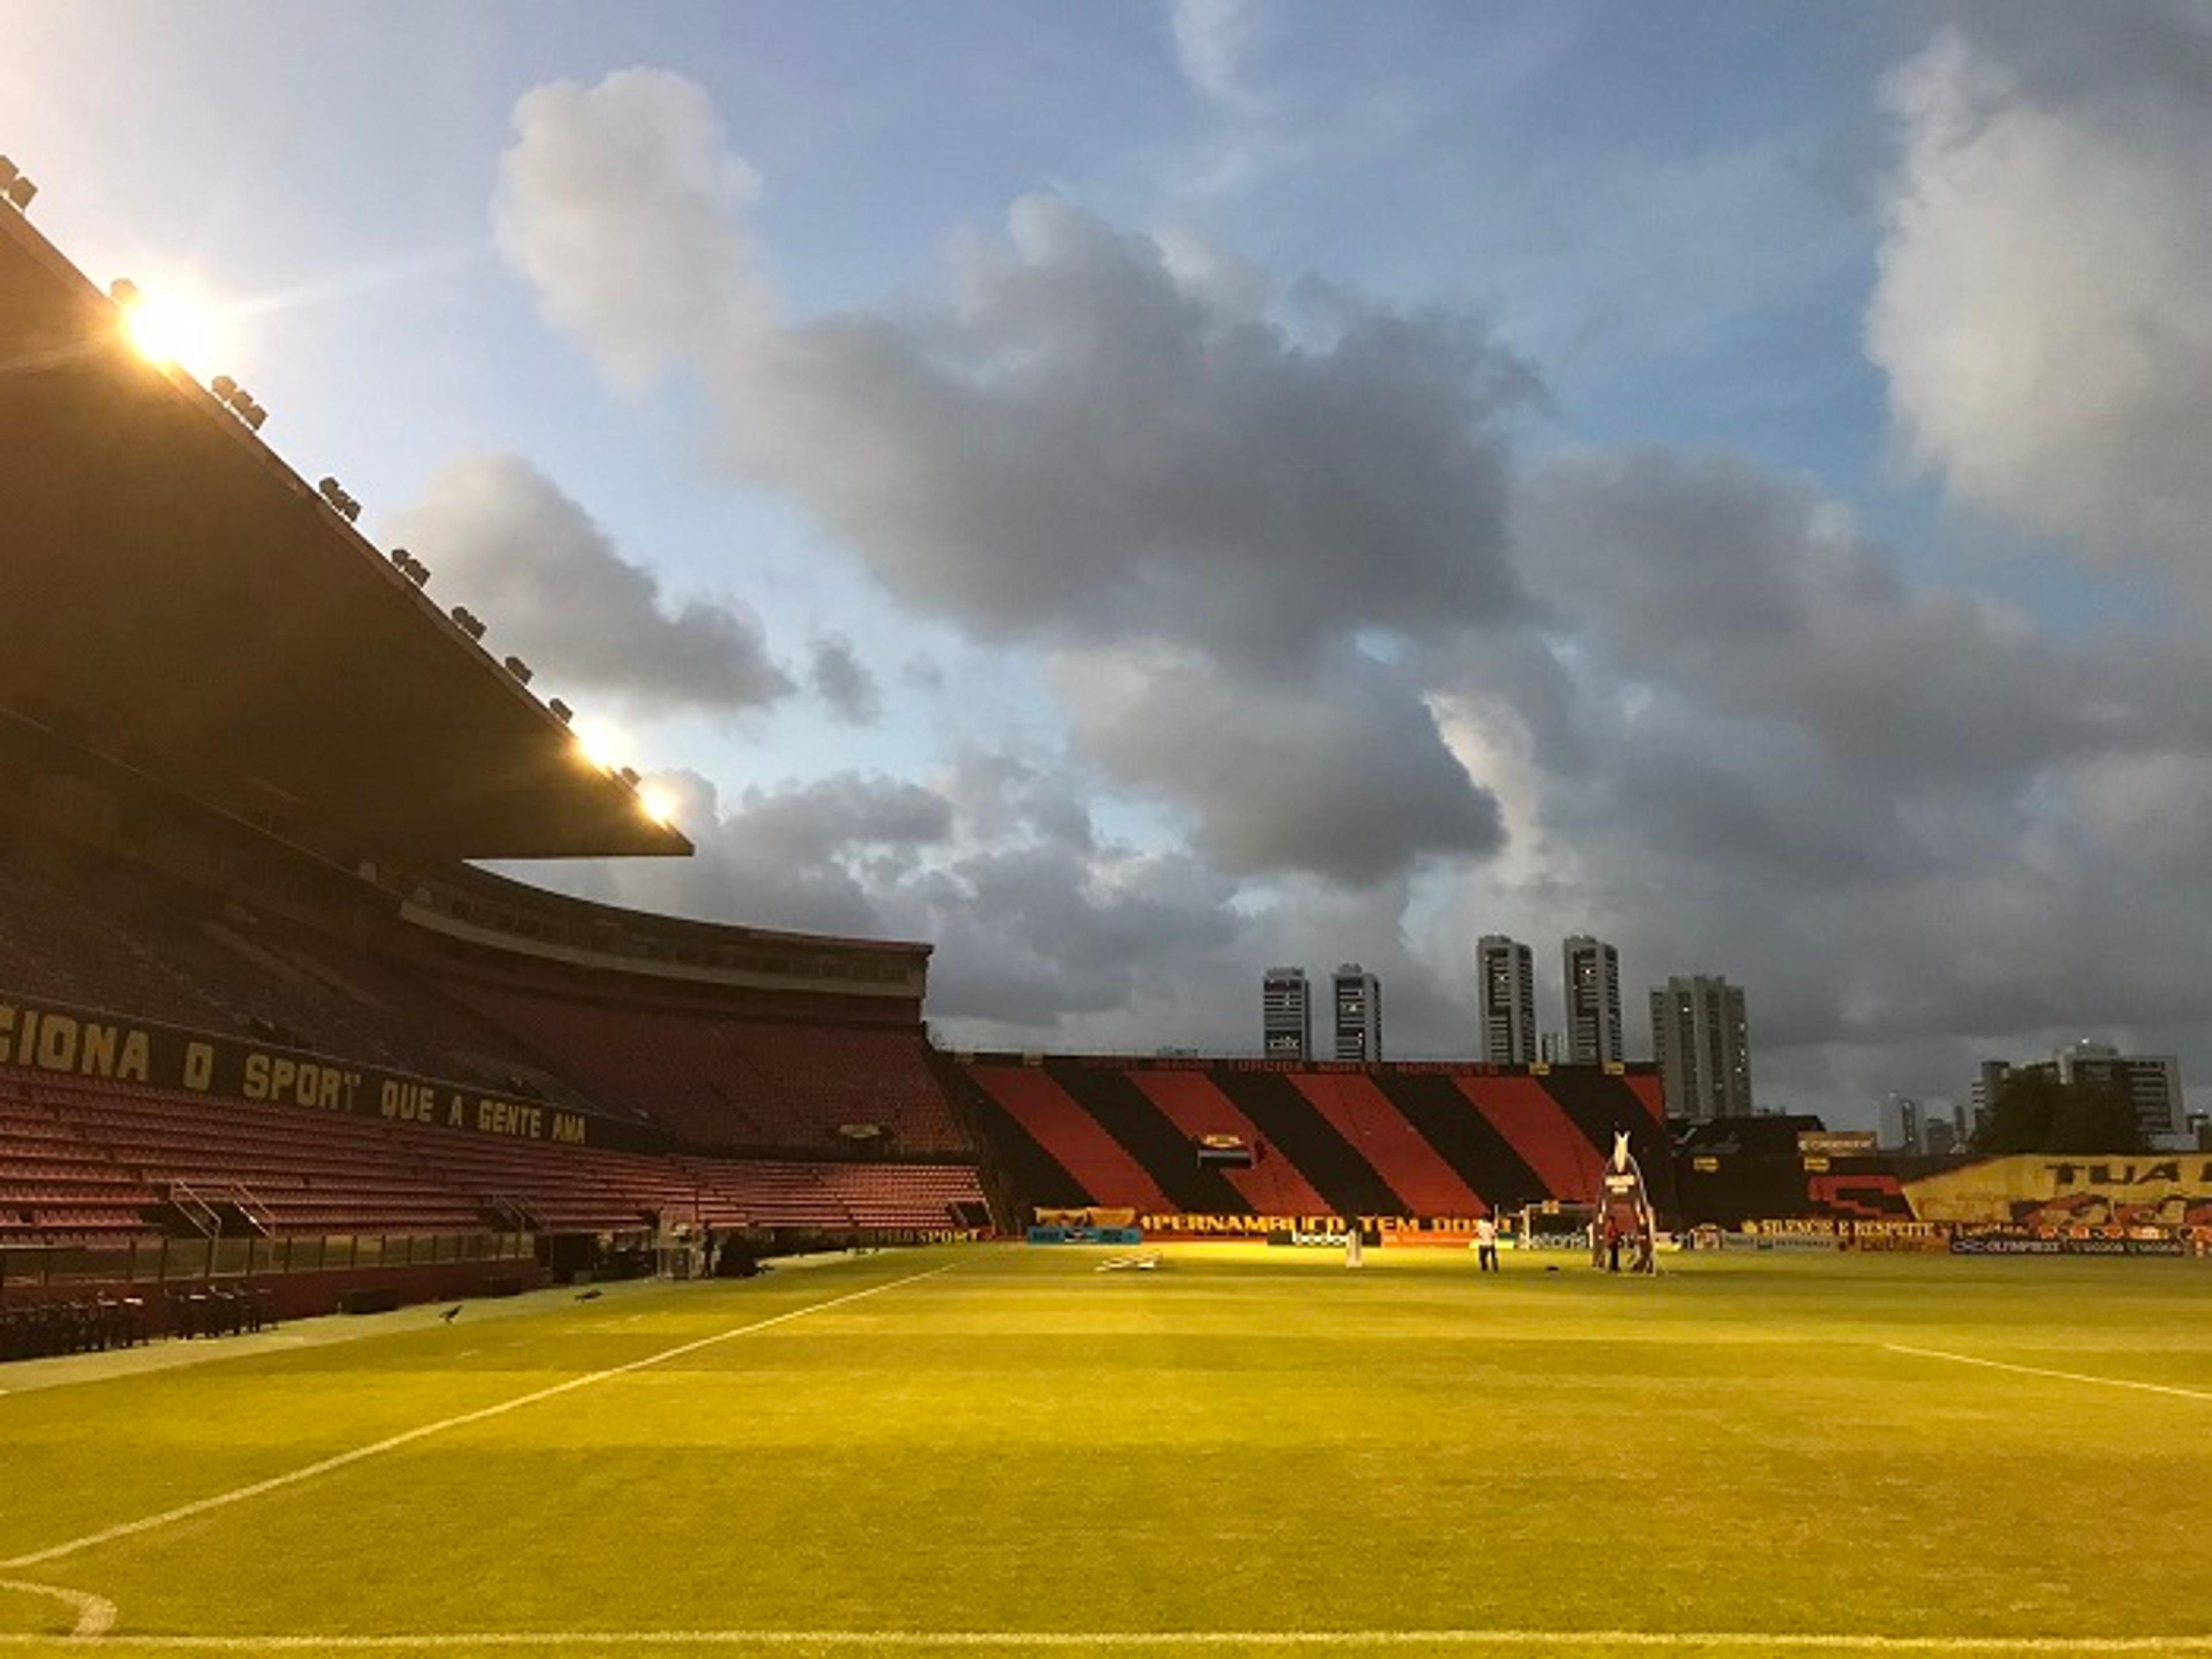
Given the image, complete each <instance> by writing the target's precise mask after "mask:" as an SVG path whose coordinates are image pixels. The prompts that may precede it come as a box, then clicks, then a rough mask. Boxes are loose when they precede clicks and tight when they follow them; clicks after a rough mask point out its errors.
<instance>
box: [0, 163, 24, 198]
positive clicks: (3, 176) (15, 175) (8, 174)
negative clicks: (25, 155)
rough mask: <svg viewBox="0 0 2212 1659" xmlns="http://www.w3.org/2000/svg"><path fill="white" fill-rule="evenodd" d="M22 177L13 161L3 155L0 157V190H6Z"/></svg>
mask: <svg viewBox="0 0 2212 1659" xmlns="http://www.w3.org/2000/svg"><path fill="white" fill-rule="evenodd" d="M22 176H23V175H22V173H21V170H20V169H19V168H17V167H16V166H15V163H14V162H13V161H9V159H8V158H7V157H6V156H4V155H0V190H5V189H7V188H8V186H9V185H12V184H14V183H15V180H16V179H20V178H21V177H22Z"/></svg>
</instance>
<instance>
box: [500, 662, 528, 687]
mask: <svg viewBox="0 0 2212 1659" xmlns="http://www.w3.org/2000/svg"><path fill="white" fill-rule="evenodd" d="M505 666H506V669H507V672H508V673H510V674H512V675H513V676H514V678H517V679H518V680H520V681H521V682H522V683H523V684H525V685H527V684H530V665H529V664H528V663H526V662H525V661H523V659H521V658H520V657H509V658H508V659H507V662H506V664H505Z"/></svg>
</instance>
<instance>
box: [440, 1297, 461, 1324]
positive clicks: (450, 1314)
mask: <svg viewBox="0 0 2212 1659" xmlns="http://www.w3.org/2000/svg"><path fill="white" fill-rule="evenodd" d="M460 1316H461V1305H460V1304H459V1303H458V1302H457V1303H455V1304H453V1306H452V1307H450V1308H448V1309H447V1310H446V1311H445V1312H443V1313H441V1314H440V1315H439V1316H438V1317H439V1318H441V1319H442V1320H444V1321H445V1322H446V1323H447V1324H448V1325H450V1324H452V1323H453V1322H454V1321H455V1320H456V1319H459V1317H460Z"/></svg>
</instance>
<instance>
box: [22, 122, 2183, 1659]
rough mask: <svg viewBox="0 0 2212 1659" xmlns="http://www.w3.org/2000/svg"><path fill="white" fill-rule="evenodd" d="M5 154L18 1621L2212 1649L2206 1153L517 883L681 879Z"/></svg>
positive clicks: (261, 1638)
mask: <svg viewBox="0 0 2212 1659" xmlns="http://www.w3.org/2000/svg"><path fill="white" fill-rule="evenodd" d="M20 176H21V175H19V174H16V173H15V172H14V169H13V166H12V164H11V165H10V168H9V177H10V179H11V180H13V179H19V178H20ZM33 193H34V192H33V191H30V190H29V189H27V188H25V189H22V190H20V191H17V192H16V194H15V201H14V204H13V205H8V206H4V207H0V362H5V363H6V364H7V365H8V370H7V373H6V374H4V375H0V454H4V455H6V456H7V457H8V458H9V471H8V474H7V483H6V484H5V487H4V489H0V577H4V580H0V1652H6V1653H22V1654H26V1655H30V1654H40V1653H63V1652H72V1653H73V1652H82V1651H85V1650H115V1651H118V1652H127V1653H132V1654H140V1653H143V1654H179V1655H182V1654H192V1653H206V1652H216V1653H236V1654H246V1655H264V1654H279V1653H301V1654H321V1653H333V1654H336V1653H372V1654H386V1653H388V1654H404V1653H437V1654H441V1655H453V1656H462V1659H469V1656H485V1655H491V1654H506V1653H516V1652H522V1653H529V1652H543V1653H548V1654H555V1653H558V1654H578V1655H593V1654H605V1655H629V1654H642V1653H648V1652H650V1653H654V1654H666V1655H669V1656H703V1655H708V1654H723V1653H764V1654H765V1653H776V1654H793V1655H818V1656H822V1659H867V1656H881V1655H891V1654H908V1653H915V1652H936V1651H945V1652H952V1651H957V1652H961V1653H965V1654H975V1655H978V1656H994V1655H998V1656H1007V1659H1012V1656H1017V1655H1023V1654H1030V1653H1036V1652H1044V1651H1053V1652H1067V1653H1101V1654H1105V1653H1121V1652H1136V1653H1153V1652H1157V1653H1163V1654H1167V1653H1184V1652H1206V1653H1218V1654H1221V1655H1224V1656H1236V1659H1270V1656H1294V1655H1300V1654H1307V1653H1321V1652H1347V1653H1365V1652H1373V1653H1390V1654H1402V1655H1407V1656H1413V1655H1469V1656H1472V1655H1478V1654H1514V1655H1521V1656H1528V1659H1587V1656H1591V1655H1601V1654H1615V1653H1629V1652H1643V1651H1652V1652H1657V1653H1664V1654H1670V1655H1679V1656H1684V1659H1688V1656H1715V1655H1736V1654H1774V1655H1778V1656H1787V1655H1794V1654H1800V1653H1805V1654H1810V1653H1844V1654H1853V1653H1898V1654H1954V1655H1955V1654H1989V1655H2062V1654H2115V1653H2136V1654H2146V1655H2156V1654H2187V1653H2207V1654H2212V1321H2208V1319H2207V1317H2206V1312H2207V1309H2208V1307H2212V1299H2208V1298H2212V1262H2208V1261H2205V1260H2204V1259H2203V1257H2204V1256H2205V1255H2206V1254H2207V1251H2208V1246H2212V1153H2208V1154H2197V1155H2193V1156H2189V1155H2182V1154H2179V1153H2174V1154H2165V1153H2159V1154H2143V1153H2133V1154H2127V1155H2118V1154H2116V1155H2114V1156H2112V1157H2109V1158H2106V1157H2099V1156H2094V1155H2083V1156H2081V1157H2079V1158H2072V1159H2070V1160H2068V1161H2065V1162H2063V1163H2059V1162H2054V1161H2051V1160H2049V1159H2045V1158H2033V1157H2015V1158H2002V1159H1996V1158H1990V1159H1976V1158H1972V1157H1968V1156H1965V1155H1960V1156H1957V1157H1954V1158H1948V1159H1936V1160H1929V1159H1921V1160H1917V1161H1916V1160H1911V1159H1901V1158H1893V1157H1891V1156H1889V1155H1887V1154H1883V1153H1880V1152H1875V1150H1874V1149H1873V1147H1872V1146H1871V1145H1870V1144H1864V1143H1862V1142H1861V1141H1858V1140H1854V1139H1851V1138H1850V1137H1847V1136H1846V1137H1828V1138H1826V1139H1823V1138H1822V1134H1823V1132H1822V1131H1821V1129H1820V1126H1819V1125H1818V1124H1817V1123H1813V1122H1803V1123H1801V1122H1798V1121H1793V1120H1790V1119H1784V1118H1774V1119H1764V1118H1763V1119H1757V1120H1750V1119H1747V1120H1743V1121H1720V1122H1716V1123H1708V1124H1701V1125H1698V1126H1696V1127H1694V1129H1691V1128H1687V1127H1684V1126H1681V1125H1670V1122H1669V1118H1668V1101H1667V1100H1666V1099H1665V1098H1664V1095H1663V1091H1662V1083H1661V1079H1660V1076H1659V1074H1658V1073H1657V1072H1656V1070H1655V1069H1654V1068H1653V1067H1652V1066H1649V1065H1644V1064H1638V1063H1634V1062H1630V1063H1626V1064H1624V1063H1620V1062H1613V1063H1609V1064H1604V1065H1588V1066H1575V1065H1542V1064H1537V1065H1528V1066H1494V1065H1486V1064H1479V1063H1474V1062H1464V1063H1462V1062H1451V1061H1431V1062H1419V1061H1410V1060H1408V1061H1399V1062H1384V1061H1375V1062H1371V1063H1370V1062H1325V1061H1310V1060H1299V1059H1279V1058H1271V1059H1258V1058H1230V1057H1225V1058H1208V1057H1206V1056H1198V1055H1189V1054H1162V1055H1157V1056H1154V1057H1151V1058H1144V1059H1138V1058H1130V1057H1127V1056H1116V1055H1106V1054H1062V1053H1052V1054H1046V1053H1036V1052H969V1051H963V1050H959V1049H955V1048H946V1047H943V1046H940V1045H939V1044H937V1043H935V1042H933V1041H932V1039H931V1037H930V1036H929V1034H928V1031H927V1027H926V1025H925V1016H926V1013H927V1009H928V1006H929V1005H928V996H929V983H928V979H929V972H930V967H931V945H930V943H929V942H928V941H926V940H900V939H863V938H840V937H828V936H817V935H812V934H805V933H793V932H790V931H785V930H778V929H770V928H754V927H743V926H734V925H721V924H712V923H707V922H701V921H687V920H683V919H678V918H671V917H665V916H659V915H647V914H643V913H641V912H638V911H634V910H629V909H625V908H618V907H616V906H613V905H609V904H602V903H598V902H589V901H586V900H583V899H579V898H574V897H570V896H563V895H562V894H559V893H556V892H555V891H553V890H550V889H543V888H539V887H537V886H533V885H532V884H527V883H525V882H521V881H518V880H516V879H513V878H510V877H507V876H502V875H497V874H494V873H491V872H489V871H487V870H485V869H483V868H482V867H481V866H482V865H483V863H484V862H486V861H501V860H531V859H547V858H562V859H589V860H631V859H653V858H677V857H682V856H684V854H686V853H687V852H688V851H689V850H690V848H689V845H688V843H687V842H686V841H685V839H684V836H683V835H682V834H681V833H680V831H679V830H678V829H676V828H675V827H672V826H671V823H669V822H667V818H666V813H665V808H664V807H663V806H662V805H660V804H659V803H658V802H657V801H656V800H655V799H653V798H652V796H651V794H650V793H649V792H648V791H645V790H642V789H641V787H640V781H639V779H638V778H637V776H636V775H635V774H633V773H628V772H625V771H622V770H609V769H605V767H603V766H601V765H599V764H597V763H593V762H592V761H590V760H589V759H587V758H586V757H585V755H584V754H583V753H582V746H581V745H580V742H579V739H578V738H577V736H576V734H575V732H574V730H573V729H572V717H571V714H570V712H569V710H568V709H567V708H565V707H564V706H563V705H562V703H560V702H558V701H557V700H541V698H540V696H538V694H536V693H534V692H533V691H532V689H531V684H530V682H531V679H532V673H531V670H530V665H528V664H527V663H525V662H523V661H521V660H520V659H515V658H512V657H509V658H506V659H501V658H500V657H498V656H495V655H494V654H492V653H490V652H489V651H488V650H487V649H486V648H485V647H483V645H482V644H481V643H480V639H481V635H483V627H482V625H481V624H480V623H477V620H476V619H475V618H473V617H471V616H470V615H469V614H468V613H467V612H466V611H459V610H456V611H447V610H446V609H443V608H441V605H440V604H439V603H438V602H436V601H435V600H434V599H432V597H431V591H432V590H431V588H430V586H429V576H430V572H429V570H428V568H427V567H426V564H425V563H424V562H423V561H422V560H421V559H418V558H417V557H416V555H415V554H414V553H413V552H412V551H410V550H405V549H401V548H385V547H380V546H377V545H374V544H372V543H371V542H370V541H368V539H367V538H365V537H364V536H363V535H362V533H360V532H359V531H358V530H357V528H356V517H357V513H358V509H357V507H356V505H355V504H354V502H353V501H352V499H351V497H350V496H349V495H348V494H347V492H346V491H345V489H343V486H342V485H341V484H340V483H338V482H337V480H336V479H334V478H324V479H321V480H319V481H313V480H309V479H307V478H306V477H302V476H301V475H300V474H299V473H298V472H296V471H295V470H294V469H293V467H292V465H290V464H289V462H288V461H287V460H286V459H285V458H284V457H283V455H282V454H281V453H279V452H278V451H277V450H276V449H275V448H272V447H270V445H269V444H268V443H267V442H264V438H263V435H262V431H261V419H260V410H259V405H258V404H257V403H256V401H255V399H254V398H253V396H252V392H250V391H247V390H246V389H244V388H241V387H240V386H237V385H235V384H234V383H232V382H229V381H227V380H220V379H218V380H216V381H214V382H212V383H210V384H209V385H206V386H203V385H201V384H200V383H199V382H198V381H197V380H194V379H192V378H191V376H190V375H188V374H185V373H184V372H183V371H182V370H180V369H179V368H174V367H173V366H168V365H166V364H164V363H162V362H159V361H157V360H156V359H155V357H154V356H149V354H148V353H147V352H146V351H144V350H142V349H139V348H138V346H137V345H136V344H134V343H133V340H132V338H131V313H132V310H133V304H134V298H135V295H134V293H133V291H132V290H131V289H128V288H127V287H125V286H122V285H118V286H117V287H115V288H112V289H111V288H106V287H103V286H102V285H100V283H96V282H94V281H93V280H92V279H90V278H89V277H88V276H86V275H85V274H84V273H83V272H82V271H80V270H78V268H77V267H76V265H75V264H72V263H71V262H70V258H68V257H67V256H66V255H65V253H64V252H63V251H62V250H60V249H58V248H57V247H56V246H53V245H52V244H51V243H50V242H49V241H48V240H46V237H45V236H44V235H42V234H41V233H40V229H39V228H38V226H37V224H36V223H35V222H33V216H31V214H30V213H29V212H27V211H26V210H25V209H27V207H28V205H29V203H30V200H31V197H32V195H33ZM157 580H158V590H159V593H160V599H159V602H158V603H155V602H149V599H148V597H147V596H148V595H149V592H152V591H154V589H155V584H156V581H157ZM126 667H127V670H128V671H124V670H125V668H126ZM149 686H158V687H159V688H160V690H159V691H158V693H157V694H149V691H148V690H147V688H148V687H149ZM1870 1139H1871V1138H1870V1137H1869V1138H1867V1142H1868V1143H1870ZM1493 1234H1494V1236H1496V1237H1498V1238H1499V1240H1500V1242H1501V1243H1502V1249H1499V1250H1498V1253H1497V1254H1498V1258H1499V1259H1498V1262H1497V1270H1496V1271H1494V1272H1493V1271H1489V1270H1488V1268H1489V1263H1487V1262H1486V1261H1481V1260H1479V1258H1480V1257H1481V1256H1482V1255H1484V1254H1485V1252H1482V1251H1480V1250H1478V1249H1475V1248H1474V1247H1475V1246H1476V1245H1477V1244H1479V1243H1488V1242H1489V1240H1490V1239H1491V1237H1492V1236H1493Z"/></svg>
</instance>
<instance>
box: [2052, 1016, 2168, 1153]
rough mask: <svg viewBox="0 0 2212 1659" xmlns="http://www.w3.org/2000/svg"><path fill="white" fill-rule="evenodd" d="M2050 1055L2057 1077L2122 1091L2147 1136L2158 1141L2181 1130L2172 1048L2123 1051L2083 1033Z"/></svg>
mask: <svg viewBox="0 0 2212 1659" xmlns="http://www.w3.org/2000/svg"><path fill="white" fill-rule="evenodd" d="M2051 1063H2052V1064H2053V1065H2054V1066H2057V1068H2058V1080H2059V1081H2060V1082H2061V1083H2063V1084H2067V1085H2073V1084H2076V1083H2081V1084H2088V1085H2096V1086H2100V1087H2103V1088H2108V1089H2116V1090H2118V1091H2119V1092H2120V1093H2121V1094H2124V1095H2125V1096H2126V1097H2127V1099H2128V1104H2129V1105H2130V1106H2132V1107H2133V1108H2134V1109H2135V1114H2136V1123H2137V1124H2139V1125H2140V1126H2141V1127H2142V1132H2143V1134H2144V1137H2145V1138H2146V1139H2149V1140H2151V1141H2153V1142H2157V1141H2161V1140H2164V1139H2166V1138H2167V1137H2168V1136H2171V1135H2178V1134H2179V1133H2181V1120H2182V1097H2181V1064H2180V1062H2179V1060H2175V1059H2174V1057H2173V1056H2172V1054H2122V1053H2121V1052H2120V1051H2119V1050H2118V1049H2117V1048H2113V1047H2112V1044H2110V1043H2109V1042H2090V1041H2089V1040H2088V1039H2087V1037H2084V1038H2083V1039H2082V1040H2081V1042H2074V1043H2069V1044H2068V1045H2067V1046H2066V1047H2065V1048H2061V1049H2060V1050H2059V1051H2058V1052H2057V1054H2053V1055H2052V1056H2051Z"/></svg>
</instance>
